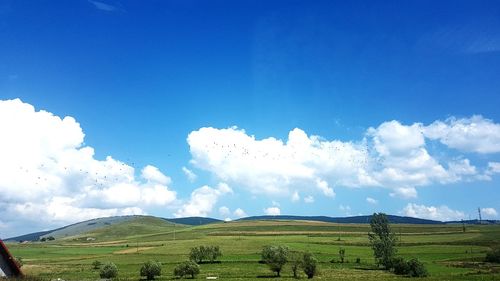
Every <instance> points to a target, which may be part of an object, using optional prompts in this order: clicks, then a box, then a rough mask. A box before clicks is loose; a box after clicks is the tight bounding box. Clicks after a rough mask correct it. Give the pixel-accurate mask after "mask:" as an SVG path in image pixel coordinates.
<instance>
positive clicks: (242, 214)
mask: <svg viewBox="0 0 500 281" xmlns="http://www.w3.org/2000/svg"><path fill="white" fill-rule="evenodd" d="M233 215H234V216H235V217H237V218H244V217H247V216H248V215H247V213H246V212H245V211H243V209H241V208H238V209H236V210H234V213H233Z"/></svg>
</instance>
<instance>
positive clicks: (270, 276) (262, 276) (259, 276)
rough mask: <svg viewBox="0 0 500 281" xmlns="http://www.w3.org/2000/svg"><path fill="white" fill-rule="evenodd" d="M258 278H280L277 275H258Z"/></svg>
mask: <svg viewBox="0 0 500 281" xmlns="http://www.w3.org/2000/svg"><path fill="white" fill-rule="evenodd" d="M257 278H280V277H278V276H276V275H257Z"/></svg>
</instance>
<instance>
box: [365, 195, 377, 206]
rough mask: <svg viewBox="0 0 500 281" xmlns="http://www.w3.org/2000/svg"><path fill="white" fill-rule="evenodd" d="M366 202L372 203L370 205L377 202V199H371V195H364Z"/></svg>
mask: <svg viewBox="0 0 500 281" xmlns="http://www.w3.org/2000/svg"><path fill="white" fill-rule="evenodd" d="M366 202H368V203H369V204H372V205H377V204H378V200H376V199H373V198H371V197H366Z"/></svg>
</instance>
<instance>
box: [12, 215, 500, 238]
mask: <svg viewBox="0 0 500 281" xmlns="http://www.w3.org/2000/svg"><path fill="white" fill-rule="evenodd" d="M387 217H388V219H389V222H391V223H394V224H454V223H462V221H449V222H441V221H435V220H427V219H419V218H412V217H402V216H395V215H388V216H387ZM370 219H371V215H368V216H352V217H328V216H291V215H283V216H253V217H246V218H241V219H239V220H243V221H245V220H304V221H321V222H330V223H359V224H363V223H369V222H370ZM162 221H163V222H167V223H174V224H176V225H186V226H198V225H205V224H210V223H218V222H222V220H219V219H214V218H205V217H187V218H172V219H167V218H157V217H151V216H118V217H108V218H98V219H93V220H88V221H84V222H79V223H75V224H71V225H68V226H65V227H61V228H58V229H54V230H49V231H41V232H35V233H30V234H26V235H21V236H17V237H11V238H8V239H5V241H38V240H40V238H43V237H48V236H53V237H55V238H56V239H61V238H64V237H70V236H78V235H83V234H88V235H101V236H103V237H104V236H109V235H112V236H114V237H117V236H119V235H120V233H123V231H125V232H126V230H127V229H132V230H133V231H135V232H137V233H142V234H144V233H147V232H148V231H149V230H152V229H156V230H157V229H158V228H161V229H164V230H166V231H167V230H168V229H169V225H168V224H163V223H161V222H162ZM127 223H129V224H127ZM464 223H466V224H478V221H477V220H467V221H464ZM498 223H500V221H497V220H483V224H498ZM110 226H115V227H114V228H109V227H110ZM174 227H175V226H174ZM127 234H129V233H127Z"/></svg>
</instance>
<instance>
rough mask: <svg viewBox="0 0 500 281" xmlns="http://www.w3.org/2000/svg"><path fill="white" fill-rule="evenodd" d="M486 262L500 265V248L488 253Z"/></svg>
mask: <svg viewBox="0 0 500 281" xmlns="http://www.w3.org/2000/svg"><path fill="white" fill-rule="evenodd" d="M484 260H485V261H487V262H494V263H500V248H497V249H493V250H492V251H490V252H488V253H487V254H486V258H485V259H484Z"/></svg>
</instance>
